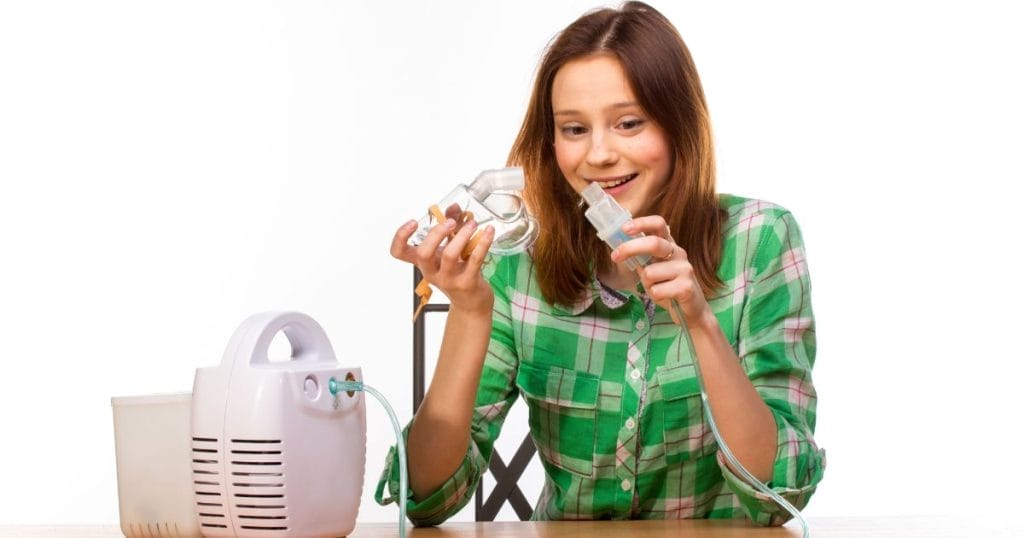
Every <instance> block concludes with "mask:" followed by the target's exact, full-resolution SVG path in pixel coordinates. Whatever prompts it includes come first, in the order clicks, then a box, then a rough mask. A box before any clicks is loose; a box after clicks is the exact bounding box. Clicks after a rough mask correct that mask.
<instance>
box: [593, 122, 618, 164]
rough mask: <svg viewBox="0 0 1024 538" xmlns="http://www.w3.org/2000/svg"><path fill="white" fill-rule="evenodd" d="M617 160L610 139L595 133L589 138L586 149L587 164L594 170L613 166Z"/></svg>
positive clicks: (603, 134) (597, 132)
mask: <svg viewBox="0 0 1024 538" xmlns="http://www.w3.org/2000/svg"><path fill="white" fill-rule="evenodd" d="M618 158H619V155H618V152H616V151H615V148H614V146H613V144H612V140H611V139H610V137H608V136H606V135H605V133H603V132H600V131H595V132H594V134H593V135H592V136H591V137H590V148H588V149H587V164H589V165H590V166H593V167H595V168H599V167H606V166H609V165H612V164H615V162H616V161H617V160H618Z"/></svg>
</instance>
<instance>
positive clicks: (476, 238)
mask: <svg viewBox="0 0 1024 538" xmlns="http://www.w3.org/2000/svg"><path fill="white" fill-rule="evenodd" d="M427 211H429V212H430V216H432V217H434V220H436V221H437V222H438V224H440V223H442V222H445V221H446V220H448V219H447V217H445V216H444V213H442V212H441V208H439V207H437V204H434V205H432V206H430V207H429V208H428V209H427ZM472 218H473V212H472V211H465V212H463V213H462V215H461V216H459V220H458V222H457V223H456V226H455V229H454V230H452V232H451V233H450V234H448V240H449V241H451V240H452V238H454V237H455V234H456V233H458V231H459V229H460V228H462V226H463V225H464V224H466V223H467V222H469V221H470V219H472ZM479 242H480V232H479V231H477V232H476V233H474V234H473V237H470V238H469V241H467V242H466V246H465V248H463V249H462V254H461V256H462V259H463V260H465V259H466V258H469V255H470V254H471V253H472V252H473V249H474V248H476V245H477V243H479ZM415 292H416V295H418V296H419V298H420V304H419V306H417V307H416V311H415V312H413V314H412V321H413V323H415V322H416V318H418V317H419V316H420V312H422V311H423V307H425V306H427V303H429V302H430V296H431V295H432V294H433V289H431V287H430V282H427V279H425V278H424V279H422V280H420V283H419V284H417V285H416V290H415Z"/></svg>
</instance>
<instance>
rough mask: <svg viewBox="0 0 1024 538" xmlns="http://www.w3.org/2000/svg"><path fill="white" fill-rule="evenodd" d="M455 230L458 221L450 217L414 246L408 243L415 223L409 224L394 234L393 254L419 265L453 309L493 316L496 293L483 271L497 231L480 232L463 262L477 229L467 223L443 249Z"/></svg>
mask: <svg viewBox="0 0 1024 538" xmlns="http://www.w3.org/2000/svg"><path fill="white" fill-rule="evenodd" d="M449 217H451V216H449ZM455 227H456V226H455V219H453V218H448V220H447V221H445V222H442V223H440V224H438V225H436V226H434V227H433V228H431V230H430V232H429V233H428V234H427V237H426V239H424V240H423V243H422V244H420V245H419V246H418V247H414V246H412V245H410V244H409V243H408V241H409V237H410V236H412V234H413V232H415V231H416V221H414V220H413V221H409V222H407V223H405V224H403V225H402V227H401V228H399V229H398V231H397V232H395V237H394V239H392V241H391V255H392V256H394V257H395V258H398V259H399V260H402V261H404V262H408V263H411V264H414V265H416V267H418V268H419V270H420V272H421V273H423V278H425V279H426V280H427V281H428V282H430V283H431V284H432V285H434V286H436V287H437V288H438V289H440V290H441V291H442V292H443V293H444V294H445V295H446V296H447V297H448V300H449V301H450V302H451V308H452V309H455V310H460V311H464V312H475V313H480V314H487V315H490V313H491V308H492V306H493V305H494V292H492V291H491V287H490V285H489V284H488V283H487V281H486V280H485V279H484V277H483V274H482V273H481V271H480V269H481V268H482V267H483V264H484V260H485V259H486V257H487V250H488V249H490V248H491V241H493V240H494V228H492V227H490V226H487V227H486V228H484V229H483V230H481V231H480V237H479V239H478V240H477V243H476V245H475V246H474V248H473V249H472V251H470V253H469V257H468V258H466V259H463V258H462V251H463V249H464V248H465V247H466V244H467V243H468V242H469V239H470V238H471V237H472V236H473V233H474V232H476V230H477V225H476V221H474V220H469V221H467V222H466V223H464V224H463V225H462V226H461V227H460V228H459V230H458V232H456V233H455V236H454V237H453V238H452V239H451V240H449V241H448V243H447V244H445V245H444V246H442V245H441V242H442V241H443V240H444V239H445V237H447V236H448V234H450V233H451V232H452V231H453V230H455Z"/></svg>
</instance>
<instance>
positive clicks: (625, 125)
mask: <svg viewBox="0 0 1024 538" xmlns="http://www.w3.org/2000/svg"><path fill="white" fill-rule="evenodd" d="M643 124H644V120H642V119H640V118H633V119H628V120H623V121H622V122H621V123H619V128H621V129H624V130H626V131H635V130H637V129H639V128H640V126H642V125H643Z"/></svg>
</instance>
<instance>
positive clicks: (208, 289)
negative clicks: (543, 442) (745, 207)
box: [0, 0, 1024, 524]
mask: <svg viewBox="0 0 1024 538" xmlns="http://www.w3.org/2000/svg"><path fill="white" fill-rule="evenodd" d="M1009 4H1010V3H1009V2H1007V3H1002V2H970V3H968V2H962V3H956V4H950V3H936V2H919V3H911V2H865V1H860V2H842V3H839V2H831V3H820V2H802V3H795V2H770V3H760V2H747V3H724V2H658V3H657V4H656V7H658V8H660V9H661V10H662V11H663V12H664V13H665V14H666V15H667V16H668V17H669V18H670V19H671V20H672V21H673V22H674V23H675V24H676V26H677V27H678V28H679V30H680V32H681V33H682V35H683V36H684V39H685V40H686V41H687V43H688V45H689V47H690V49H691V51H692V53H693V55H694V57H695V59H696V62H697V66H698V68H699V70H700V73H701V75H702V77H703V81H704V88H705V91H706V93H707V96H708V100H709V103H710V107H711V113H712V119H713V121H714V126H715V135H716V143H717V149H718V157H719V161H718V162H719V169H720V172H721V173H720V178H719V187H720V190H721V191H723V192H733V193H737V194H741V195H745V196H752V197H758V198H764V199H767V200H770V201H773V202H776V203H779V204H781V205H783V206H785V207H787V208H789V209H790V210H792V211H793V213H794V214H795V216H796V218H797V219H798V221H799V223H800V225H801V227H802V228H803V231H804V238H805V241H806V244H807V253H808V257H809V258H808V259H809V263H810V268H811V272H812V276H813V281H814V307H815V311H816V315H817V320H818V331H817V334H818V339H819V348H818V362H817V368H816V369H815V382H816V386H817V388H818V391H819V394H820V402H819V421H818V433H817V439H818V441H819V443H820V444H821V445H822V446H823V447H825V448H826V449H827V451H828V456H829V458H828V464H829V466H828V471H827V473H826V476H825V480H824V482H823V483H822V484H821V487H820V488H819V491H818V493H817V495H816V496H815V498H814V499H813V500H812V502H811V504H810V506H809V508H808V509H807V511H806V513H807V514H808V515H810V516H831V515H873V514H936V513H965V512H966V513H972V512H984V513H988V514H992V513H1007V512H1010V511H1013V510H1017V509H1019V499H1020V495H1019V484H1021V483H1022V482H1024V473H1022V471H1021V467H1020V465H1018V464H1017V463H1018V462H1017V458H1016V457H1015V454H1016V453H1017V452H1018V451H1019V447H1020V445H1021V442H1022V440H1024V439H1022V435H1021V429H1020V427H1019V425H1018V426H1014V425H1013V424H1019V422H1017V421H1018V420H1019V419H1011V416H1012V415H1016V414H1017V413H1014V411H1017V412H1019V411H1020V408H1021V406H1020V404H1019V403H1018V398H1017V395H1016V394H1015V392H1016V391H1017V390H1019V386H1020V382H1019V378H1020V373H1021V366H1020V364H1021V361H1022V359H1024V356H1022V353H1021V350H1020V349H1021V348H1020V345H1019V343H1018V342H1017V340H1018V338H1019V335H1020V333H1021V327H1020V321H1021V316H1020V314H1019V312H1020V310H1019V305H1020V303H1021V300H1022V299H1024V292H1022V291H1021V289H1022V288H1021V286H1020V284H1019V279H1020V276H1021V261H1022V257H1021V254H1020V251H1019V247H1020V245H1021V241H1020V231H1021V225H1020V222H1019V220H1018V219H1019V217H1018V214H1019V206H1020V195H1021V192H1022V190H1021V187H1020V182H1021V181H1022V180H1024V165H1022V164H1021V148H1022V142H1024V136H1022V127H1021V126H1022V124H1024V107H1022V105H1021V101H1020V96H1021V95H1024V81H1022V70H1021V68H1020V58H1021V56H1022V54H1021V53H1022V52H1024V34H1022V33H1021V32H1020V28H1019V19H1017V18H1016V17H1015V16H1014V15H1013V14H1012V13H1011V12H1010V10H1009V8H1007V7H1004V5H1009ZM591 7H594V4H592V3H591V2H589V1H585V2H571V3H570V2H562V3H553V2H523V1H522V0H516V1H506V2H469V1H464V2H446V3H440V2H437V3H421V2H407V3H398V4H395V3H378V2H273V3H268V2H251V1H244V2H243V1H227V0H213V1H211V0H203V1H178V2H152V1H143V2H139V1H135V0H131V1H129V0H125V1H120V2H117V1H112V0H96V1H94V2H74V1H33V2H29V1H24V2H4V3H3V4H0V182H2V189H0V380H2V381H0V420H2V422H0V435H2V441H0V462H2V466H3V487H0V524H5V523H28V524H31V523H114V522H116V521H117V517H118V513H117V490H116V478H115V476H116V475H115V466H114V445H113V430H112V420H111V407H110V397H111V396H117V395H129V394H146V393H153V392H166V391H175V390H189V389H190V388H191V383H192V376H193V371H194V368H196V367H198V366H208V365H213V364H215V363H216V362H217V361H218V360H219V359H220V355H221V353H222V352H223V349H224V346H225V345H226V343H227V340H228V338H229V337H230V335H231V333H232V332H233V330H234V329H235V327H236V326H237V324H238V323H239V322H241V321H242V320H243V319H244V318H246V317H247V316H248V315H250V314H252V313H254V312H259V311H263V310H271V309H294V310H300V311H303V312H306V313H308V314H310V315H312V316H313V317H314V318H316V319H317V320H318V321H319V322H320V323H321V324H322V325H323V326H324V327H325V328H326V329H327V331H328V334H329V335H330V337H331V339H332V341H333V343H334V347H335V349H336V350H337V352H338V355H339V359H340V361H341V362H342V363H343V364H345V365H351V366H361V367H362V368H363V372H364V375H365V378H366V380H367V382H368V383H369V384H371V385H373V386H375V387H377V388H378V389H380V390H382V391H383V392H384V393H385V394H387V395H388V397H389V398H390V399H391V402H392V404H393V405H394V406H395V408H396V409H397V410H398V413H399V416H400V418H401V420H402V421H403V422H404V421H406V420H408V419H409V418H410V414H411V395H410V387H411V374H410V373H409V371H410V370H409V369H410V366H409V364H410V355H411V328H410V326H409V324H408V316H409V310H410V302H411V299H410V287H411V286H410V280H411V278H410V274H409V273H410V271H409V269H408V268H407V267H406V266H404V265H402V264H401V263H399V262H397V261H395V260H392V259H391V258H390V257H389V255H388V252H387V251H388V245H389V242H390V237H391V235H392V233H393V231H394V229H395V228H396V227H397V226H398V225H399V224H401V223H402V222H403V221H404V220H406V219H408V218H411V217H418V216H419V214H420V213H422V212H423V211H424V210H425V208H426V206H427V205H428V204H429V203H433V202H435V201H436V200H438V199H439V198H440V197H441V196H443V195H444V194H445V193H446V192H448V190H449V189H450V188H451V187H452V186H454V185H455V184H456V183H459V182H464V181H467V180H469V179H470V178H472V177H473V176H474V175H475V174H476V173H477V172H478V171H480V170H482V169H485V168H494V167H498V166H501V165H503V164H504V161H505V156H506V154H507V151H508V148H509V146H510V144H511V142H512V140H513V137H514V135H515V133H516V131H517V129H518V125H519V122H520V121H521V117H522V113H523V109H524V106H525V103H526V100H527V97H528V92H529V85H530V81H531V77H532V74H533V70H534V68H535V66H536V63H537V60H538V59H539V56H540V53H541V51H542V49H543V47H544V45H545V44H546V43H547V41H548V40H549V39H550V38H551V37H552V36H553V34H554V33H555V32H556V31H558V30H559V29H561V28H562V27H564V26H565V25H566V24H568V23H569V22H570V21H572V20H573V19H574V18H575V17H577V16H578V15H580V14H581V13H582V12H584V11H586V10H587V9H589V8H591ZM435 323H436V322H435ZM517 407H519V408H521V407H522V405H521V404H520V405H518V406H517ZM368 416H369V421H370V428H369V444H368V462H367V469H366V487H365V491H364V498H363V502H362V507H361V511H360V519H361V520H363V521H391V520H393V519H394V518H395V517H396V509H395V508H394V507H393V506H390V507H387V508H380V507H377V506H376V505H375V504H374V503H373V502H372V497H371V495H372V490H373V485H374V484H375V482H376V478H377V476H378V474H379V472H380V469H381V466H382V463H383V459H384V453H385V451H386V447H387V446H388V445H389V444H391V443H392V442H393V441H392V432H391V427H390V425H388V423H387V419H386V415H385V414H384V412H383V411H382V410H381V409H380V408H379V406H377V404H376V403H374V402H373V401H370V402H368ZM517 416H518V417H519V418H518V419H515V416H514V417H513V419H510V420H519V421H522V420H524V419H523V418H522V417H523V415H522V414H519V415H517ZM520 431H524V430H520ZM516 443H517V441H514V442H513V441H508V444H516ZM1003 457H1007V458H1008V459H1007V461H1006V462H1005V463H1004V462H1003V461H1002V460H1001V458H1003ZM534 470H535V471H536V469H534ZM527 489H528V490H529V491H528V496H529V497H530V500H531V501H533V500H535V495H536V492H537V491H539V481H537V482H535V483H534V484H533V485H530V486H529V487H528V488H527ZM464 517H466V518H468V517H471V515H466V516H464Z"/></svg>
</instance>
